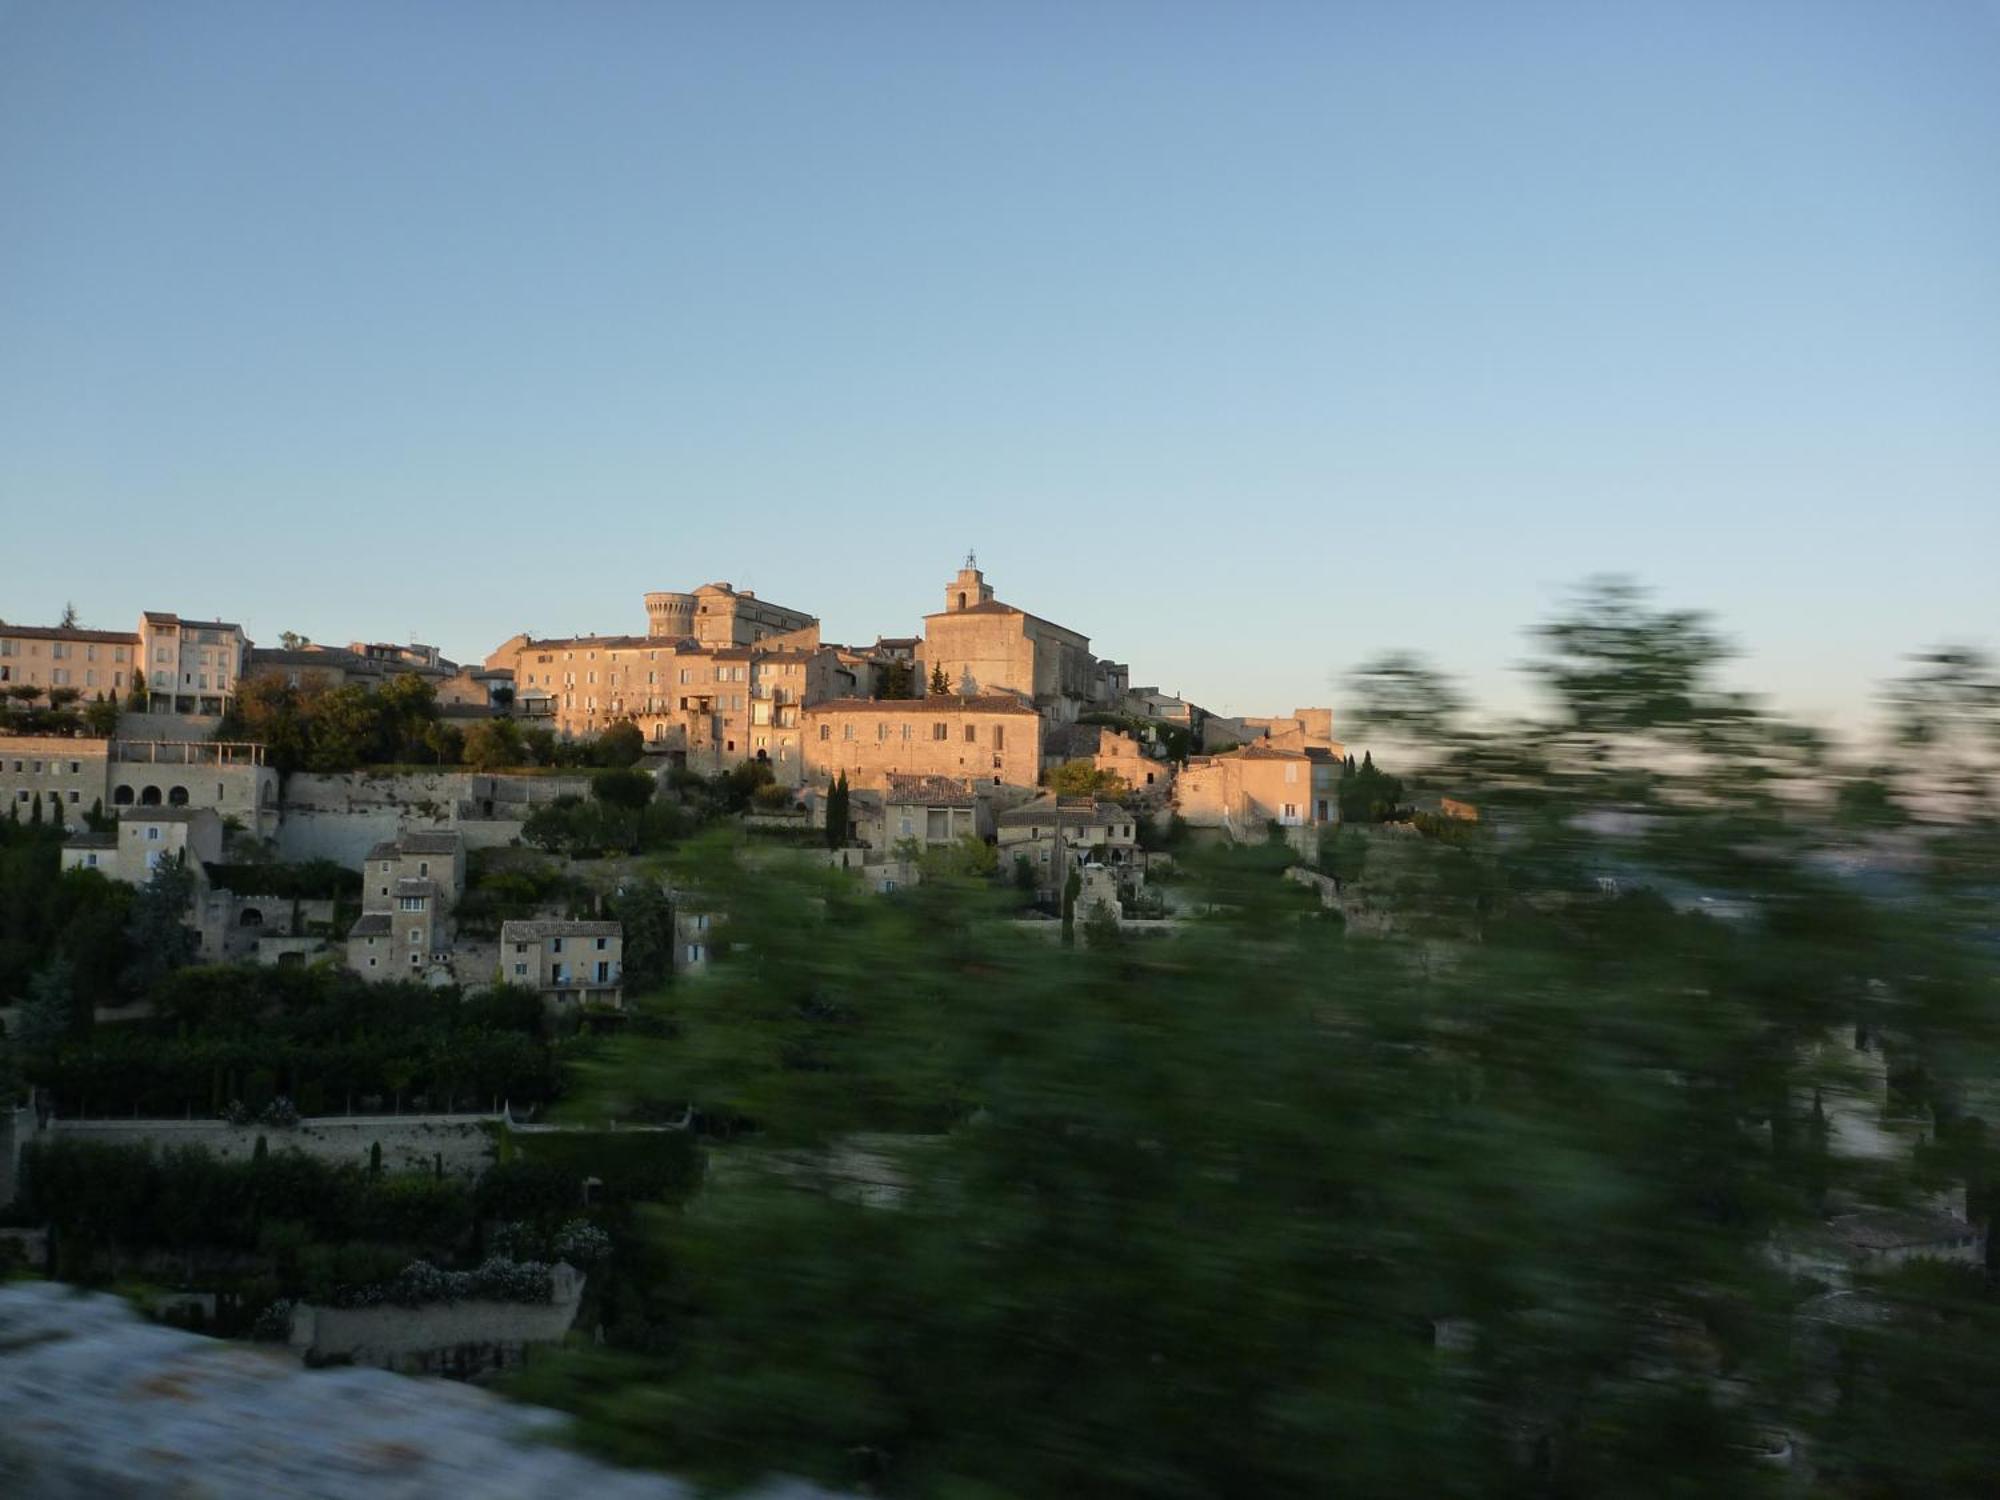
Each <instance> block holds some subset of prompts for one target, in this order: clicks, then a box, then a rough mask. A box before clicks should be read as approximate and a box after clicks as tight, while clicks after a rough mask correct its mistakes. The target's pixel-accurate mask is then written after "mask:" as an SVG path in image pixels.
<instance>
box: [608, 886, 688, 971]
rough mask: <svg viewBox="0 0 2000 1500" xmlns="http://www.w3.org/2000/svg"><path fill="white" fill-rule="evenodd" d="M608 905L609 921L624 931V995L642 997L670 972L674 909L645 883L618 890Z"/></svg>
mask: <svg viewBox="0 0 2000 1500" xmlns="http://www.w3.org/2000/svg"><path fill="white" fill-rule="evenodd" d="M607 905H608V910H609V915H610V916H611V918H612V919H613V920H614V921H616V922H618V923H620V924H621V925H622V926H623V928H624V941H625V960H624V963H625V970H624V974H625V990H626V993H627V994H630V995H640V994H644V993H645V992H646V991H648V990H650V989H653V988H656V987H657V986H658V985H660V984H661V983H663V982H664V981H665V980H666V979H667V978H668V977H669V976H670V975H671V974H672V973H673V965H674V913H673V907H672V905H671V904H670V903H669V902H668V900H667V897H666V893H665V892H663V891H662V890H661V889H660V888H659V886H657V885H655V884H654V883H652V882H651V881H647V880H640V881H635V882H633V883H631V884H629V885H626V886H623V887H621V888H620V889H619V890H618V891H617V893H616V894H614V895H613V896H612V898H611V900H610V901H609V903H607Z"/></svg>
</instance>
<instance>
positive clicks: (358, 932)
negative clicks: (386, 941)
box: [347, 911, 394, 938]
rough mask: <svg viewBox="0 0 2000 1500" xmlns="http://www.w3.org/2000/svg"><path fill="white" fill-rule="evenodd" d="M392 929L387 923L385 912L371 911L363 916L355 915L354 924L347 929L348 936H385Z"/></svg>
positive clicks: (387, 915) (387, 918)
mask: <svg viewBox="0 0 2000 1500" xmlns="http://www.w3.org/2000/svg"><path fill="white" fill-rule="evenodd" d="M392 931H394V929H393V928H392V927H391V926H390V925H389V914H388V913H387V912H379V911H371V912H369V913H368V915H366V916H365V917H356V918H355V919H354V925H353V926H352V927H350V928H348V929H347V935H348V936H349V937H350V938H358V937H387V936H389V934H390V933H391V932H392Z"/></svg>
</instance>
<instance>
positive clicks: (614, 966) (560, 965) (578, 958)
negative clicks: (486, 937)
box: [496, 920, 625, 1007]
mask: <svg viewBox="0 0 2000 1500" xmlns="http://www.w3.org/2000/svg"><path fill="white" fill-rule="evenodd" d="M624 969H625V928H624V926H623V925H622V924H620V923H617V922H594V921H566V920H535V921H514V922H502V923H501V924H500V968H499V972H498V974H497V975H496V978H498V980H499V981H500V982H501V983H502V984H517V985H520V986H521V987H522V988H523V989H530V990H533V991H535V993H536V994H538V995H540V996H541V997H542V999H543V1000H544V1001H545V1002H546V1003H547V1004H549V1005H551V1006H556V1007H561V1006H573V1005H610V1006H617V1005H619V1004H621V1003H622V999H623V988H622V986H623V984H624Z"/></svg>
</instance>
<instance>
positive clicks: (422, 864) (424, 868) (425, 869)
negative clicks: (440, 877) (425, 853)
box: [417, 859, 431, 875]
mask: <svg viewBox="0 0 2000 1500" xmlns="http://www.w3.org/2000/svg"><path fill="white" fill-rule="evenodd" d="M430 872H431V862H430V861H429V860H427V859H420V860H418V861H417V873H418V874H419V875H428V874H430Z"/></svg>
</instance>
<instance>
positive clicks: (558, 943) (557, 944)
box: [549, 938, 562, 953]
mask: <svg viewBox="0 0 2000 1500" xmlns="http://www.w3.org/2000/svg"><path fill="white" fill-rule="evenodd" d="M549 952H551V953H560V952H562V939H561V938H550V939H549Z"/></svg>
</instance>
